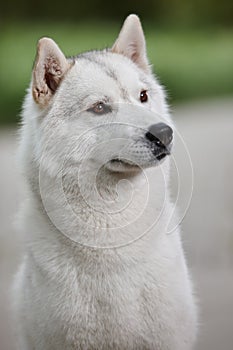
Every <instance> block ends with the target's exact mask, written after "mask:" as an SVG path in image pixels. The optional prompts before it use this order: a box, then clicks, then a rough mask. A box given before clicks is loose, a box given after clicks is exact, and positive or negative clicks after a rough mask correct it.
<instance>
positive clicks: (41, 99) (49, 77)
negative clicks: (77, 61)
mask: <svg viewBox="0 0 233 350" xmlns="http://www.w3.org/2000/svg"><path fill="white" fill-rule="evenodd" d="M69 67H70V64H69V63H68V61H67V59H66V58H65V56H64V54H63V53H62V51H61V50H60V49H59V47H58V46H57V44H56V43H55V42H54V41H53V40H52V39H49V38H42V39H40V40H39V42H38V46H37V55H36V60H35V64H34V68H33V76H32V94H33V98H34V100H35V102H36V103H38V104H39V105H40V106H41V107H45V106H46V105H47V104H48V102H49V101H50V99H51V97H52V95H53V94H54V93H55V91H56V90H57V88H58V86H59V84H60V82H61V80H62V78H63V77H64V74H65V73H66V72H67V70H68V69H69Z"/></svg>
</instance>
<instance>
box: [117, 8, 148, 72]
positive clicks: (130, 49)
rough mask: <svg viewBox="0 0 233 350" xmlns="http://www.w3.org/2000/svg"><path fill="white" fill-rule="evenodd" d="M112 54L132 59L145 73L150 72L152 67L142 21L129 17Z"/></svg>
mask: <svg viewBox="0 0 233 350" xmlns="http://www.w3.org/2000/svg"><path fill="white" fill-rule="evenodd" d="M112 52H115V53H119V54H122V55H124V56H127V57H128V58H130V59H131V60H132V61H133V62H135V63H136V64H137V65H138V66H139V67H140V68H142V69H143V70H144V71H146V72H149V71H150V66H149V62H148V59H147V55H146V42H145V37H144V33H143V29H142V25H141V22H140V19H139V18H138V16H136V15H129V16H128V17H127V18H126V20H125V22H124V24H123V27H122V29H121V31H120V34H119V36H118V38H117V40H116V42H115V43H114V45H113V47H112Z"/></svg>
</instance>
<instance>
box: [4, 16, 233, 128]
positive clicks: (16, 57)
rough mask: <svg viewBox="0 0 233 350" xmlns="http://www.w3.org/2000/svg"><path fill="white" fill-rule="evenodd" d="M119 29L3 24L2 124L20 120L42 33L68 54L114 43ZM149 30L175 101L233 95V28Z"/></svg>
mask: <svg viewBox="0 0 233 350" xmlns="http://www.w3.org/2000/svg"><path fill="white" fill-rule="evenodd" d="M119 29H120V23H102V24H101V23H94V24H93V23H85V24H82V23H81V24H78V25H76V24H72V23H56V22H52V23H49V22H48V23H29V22H26V23H17V22H12V23H5V24H1V26H0V33H1V34H0V52H1V55H0V69H1V74H0V95H1V98H0V123H9V122H15V121H16V120H18V117H19V111H20V106H21V104H22V101H23V96H24V94H25V90H26V88H27V86H28V85H29V81H30V76H31V69H32V65H33V60H34V57H35V50H36V42H37V40H38V39H39V38H40V37H42V36H50V37H52V38H53V39H54V40H56V42H57V43H58V44H59V46H60V47H61V48H62V50H63V51H64V52H65V54H66V55H68V56H69V55H76V54H77V53H79V52H82V51H85V50H89V49H101V48H104V47H109V46H111V45H112V44H113V42H114V40H115V38H116V36H117V34H118V31H119ZM144 29H145V34H146V38H147V47H148V55H149V58H150V61H151V63H152V64H153V65H154V71H155V72H156V73H157V74H158V76H159V78H160V81H161V82H162V83H163V84H164V85H165V86H166V88H167V91H168V96H169V99H170V100H171V101H172V102H174V101H175V102H177V101H178V102H179V101H182V100H187V99H194V98H204V97H209V96H213V97H215V96H221V95H228V94H232V93H233V45H232V43H233V29H232V30H224V29H217V28H215V29H205V30H201V29H199V30H194V29H187V30H184V29H183V30H181V29H169V28H166V29H162V28H157V27H156V26H155V25H153V26H152V25H151V24H144Z"/></svg>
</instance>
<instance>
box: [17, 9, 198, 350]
mask: <svg viewBox="0 0 233 350" xmlns="http://www.w3.org/2000/svg"><path fill="white" fill-rule="evenodd" d="M159 123H162V124H159ZM152 125H160V126H161V125H162V126H163V127H166V125H167V126H168V125H169V128H168V127H167V128H168V129H167V131H169V130H171V129H170V128H172V121H171V118H170V116H169V111H168V108H167V104H166V101H165V97H164V91H163V89H162V87H161V86H160V85H159V83H158V81H157V79H156V78H155V77H154V76H153V74H152V73H151V69H150V66H149V64H148V60H147V56H146V48H145V39H144V35H143V31H142V27H141V24H140V21H139V19H138V17H137V16H135V15H130V16H129V17H128V18H127V19H126V21H125V23H124V26H123V28H122V30H121V32H120V35H119V37H118V39H117V41H116V42H115V44H114V45H113V47H112V49H109V50H103V51H91V52H87V53H84V54H81V55H78V56H77V57H73V58H69V59H66V58H65V56H64V55H63V53H62V52H61V50H60V49H59V48H58V46H57V45H56V44H55V43H54V42H53V41H52V40H51V39H48V38H43V39H41V40H40V41H39V44H38V50H37V57H36V61H35V66H34V70H33V75H32V82H31V85H30V88H29V91H28V94H27V96H26V99H25V103H24V108H23V121H22V127H21V133H20V135H21V141H20V149H19V162H20V164H21V168H22V172H23V174H24V177H25V179H26V182H27V192H26V200H25V203H24V205H23V208H22V210H21V213H20V226H21V229H22V232H23V233H24V241H25V256H24V260H23V262H22V265H21V267H20V269H19V271H18V274H17V277H16V281H15V286H14V300H15V308H16V316H17V320H18V321H17V325H18V335H19V349H20V350H71V349H77V350H79V349H80V350H81V349H82V350H94V349H95V350H107V349H116V350H117V349H119V350H133V349H134V350H136V349H138V350H146V349H148V350H190V349H191V348H192V347H193V343H194V339H195V334H196V308H195V303H194V298H193V293H192V286H191V282H190V278H189V274H188V271H187V267H186V262H185V259H184V254H183V250H182V245H181V240H180V232H179V231H180V230H179V228H176V229H175V230H174V231H173V232H172V234H169V235H168V234H167V231H166V228H167V224H168V219H169V218H170V215H171V211H172V208H173V206H172V203H171V201H170V197H169V162H170V160H169V158H170V157H169V156H168V154H169V153H170V152H172V143H170V141H169V142H168V141H166V142H167V147H164V145H161V142H160V141H161V140H159V137H158V138H157V137H156V138H153V135H152V136H151V134H153V133H152V131H151V133H150V134H148V130H152V129H150V128H151V126H152ZM155 128H156V130H157V129H158V127H155ZM160 131H161V128H160ZM161 132H162V131H161ZM148 135H149V136H150V137H151V139H149V136H148ZM155 136H156V135H155ZM164 142H165V141H164ZM162 150H163V151H162ZM165 150H166V152H165Z"/></svg>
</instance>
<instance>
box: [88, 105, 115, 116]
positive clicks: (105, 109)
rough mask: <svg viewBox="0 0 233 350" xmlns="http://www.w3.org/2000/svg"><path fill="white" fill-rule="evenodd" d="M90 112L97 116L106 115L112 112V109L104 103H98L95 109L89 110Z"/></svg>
mask: <svg viewBox="0 0 233 350" xmlns="http://www.w3.org/2000/svg"><path fill="white" fill-rule="evenodd" d="M88 112H92V113H95V114H105V113H109V112H111V107H110V106H109V105H106V104H105V103H104V102H98V103H96V104H95V105H94V106H93V107H91V108H89V109H88Z"/></svg>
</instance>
